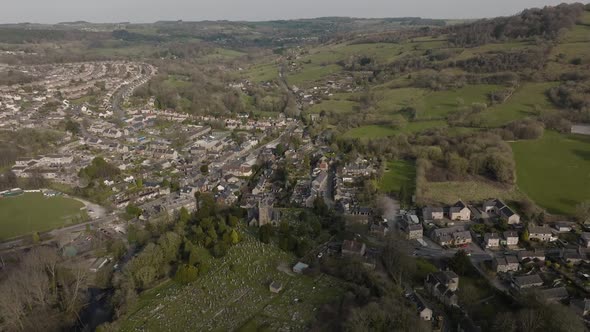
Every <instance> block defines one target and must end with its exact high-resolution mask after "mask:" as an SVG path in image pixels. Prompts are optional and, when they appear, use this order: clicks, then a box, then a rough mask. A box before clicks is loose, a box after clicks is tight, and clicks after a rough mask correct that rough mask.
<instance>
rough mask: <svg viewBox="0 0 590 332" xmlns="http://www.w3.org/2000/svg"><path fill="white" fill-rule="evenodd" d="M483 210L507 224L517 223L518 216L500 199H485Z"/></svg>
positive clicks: (518, 221) (518, 220)
mask: <svg viewBox="0 0 590 332" xmlns="http://www.w3.org/2000/svg"><path fill="white" fill-rule="evenodd" d="M482 209H483V211H484V212H485V213H487V214H489V215H496V216H498V217H500V218H502V219H503V220H506V222H508V224H509V225H514V224H519V223H520V216H519V215H518V214H516V213H515V212H514V211H513V210H512V209H511V208H510V207H509V206H508V205H506V203H504V202H503V201H502V200H500V199H492V200H487V201H485V202H484V203H483V207H482Z"/></svg>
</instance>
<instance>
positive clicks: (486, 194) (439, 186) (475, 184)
mask: <svg viewBox="0 0 590 332" xmlns="http://www.w3.org/2000/svg"><path fill="white" fill-rule="evenodd" d="M422 191H423V192H424V196H423V197H419V199H420V200H421V201H423V202H426V203H439V204H454V203H456V202H457V201H458V200H460V199H462V200H466V201H483V200H486V199H489V198H501V199H504V200H506V201H512V200H521V199H522V198H524V195H523V194H522V193H521V192H520V191H519V190H518V188H515V187H510V188H507V187H504V186H499V185H494V184H492V183H488V182H482V181H464V182H459V181H448V182H427V183H426V187H425V188H423V190H422Z"/></svg>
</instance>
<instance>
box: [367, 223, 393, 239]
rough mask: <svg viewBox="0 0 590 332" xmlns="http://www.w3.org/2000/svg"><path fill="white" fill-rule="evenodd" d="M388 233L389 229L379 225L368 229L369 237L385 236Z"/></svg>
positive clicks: (373, 225) (372, 225)
mask: <svg viewBox="0 0 590 332" xmlns="http://www.w3.org/2000/svg"><path fill="white" fill-rule="evenodd" d="M388 231H389V228H388V227H387V226H385V225H384V224H381V223H380V224H371V226H370V228H369V232H370V233H371V235H373V236H377V237H384V236H386V235H387V232H388Z"/></svg>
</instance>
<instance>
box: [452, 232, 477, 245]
mask: <svg viewBox="0 0 590 332" xmlns="http://www.w3.org/2000/svg"><path fill="white" fill-rule="evenodd" d="M451 237H452V238H453V244H454V245H456V246H462V245H467V244H469V243H471V241H472V240H471V232H469V231H462V232H455V233H453V234H451Z"/></svg>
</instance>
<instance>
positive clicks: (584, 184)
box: [512, 131, 590, 214]
mask: <svg viewBox="0 0 590 332" xmlns="http://www.w3.org/2000/svg"><path fill="white" fill-rule="evenodd" d="M512 150H513V152H514V159H515V160H516V170H517V183H518V186H519V187H520V188H521V189H522V190H523V191H524V192H525V193H527V194H528V195H529V196H530V197H531V199H533V200H534V201H535V202H536V203H537V204H538V205H540V206H542V207H544V208H546V209H547V210H548V211H549V212H551V213H558V214H572V213H573V212H574V211H575V207H576V205H577V204H578V203H580V202H582V201H584V200H587V199H589V198H590V138H589V137H584V136H576V135H560V134H558V133H555V132H550V131H546V132H545V135H544V136H543V137H542V138H541V139H538V140H532V141H520V142H515V143H512Z"/></svg>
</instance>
